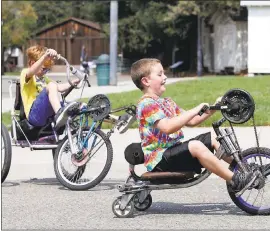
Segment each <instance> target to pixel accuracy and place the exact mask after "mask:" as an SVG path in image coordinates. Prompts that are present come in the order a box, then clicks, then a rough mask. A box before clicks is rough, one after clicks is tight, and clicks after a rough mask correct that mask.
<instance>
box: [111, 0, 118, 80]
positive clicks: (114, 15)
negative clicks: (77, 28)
mask: <svg viewBox="0 0 270 231" xmlns="http://www.w3.org/2000/svg"><path fill="white" fill-rule="evenodd" d="M117 27H118V1H111V7H110V84H111V85H117V40H118V38H117V33H118V30H117V29H118V28H117Z"/></svg>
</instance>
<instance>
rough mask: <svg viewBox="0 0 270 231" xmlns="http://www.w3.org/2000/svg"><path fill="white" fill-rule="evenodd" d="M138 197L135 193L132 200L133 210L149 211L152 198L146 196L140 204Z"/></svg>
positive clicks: (149, 195)
mask: <svg viewBox="0 0 270 231" xmlns="http://www.w3.org/2000/svg"><path fill="white" fill-rule="evenodd" d="M139 195H140V194H139V193H137V194H136V195H135V196H134V198H133V201H134V207H135V209H137V210H138V211H145V210H147V209H149V208H150V206H151V205H152V196H151V194H148V195H147V197H146V198H145V200H144V201H143V202H142V203H140V201H139V199H140V196H139Z"/></svg>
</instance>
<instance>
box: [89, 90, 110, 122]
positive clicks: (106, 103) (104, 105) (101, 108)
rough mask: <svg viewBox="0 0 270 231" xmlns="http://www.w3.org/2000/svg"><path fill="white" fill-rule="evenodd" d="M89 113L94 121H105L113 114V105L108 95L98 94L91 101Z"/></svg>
mask: <svg viewBox="0 0 270 231" xmlns="http://www.w3.org/2000/svg"><path fill="white" fill-rule="evenodd" d="M87 107H88V111H90V113H89V114H90V116H91V117H92V119H93V120H94V121H99V120H102V119H104V118H105V117H107V116H108V115H109V113H110V112H111V103H110V100H109V98H108V97H107V96H106V95H103V94H98V95H95V96H93V97H92V98H90V99H89V101H88V103H87Z"/></svg>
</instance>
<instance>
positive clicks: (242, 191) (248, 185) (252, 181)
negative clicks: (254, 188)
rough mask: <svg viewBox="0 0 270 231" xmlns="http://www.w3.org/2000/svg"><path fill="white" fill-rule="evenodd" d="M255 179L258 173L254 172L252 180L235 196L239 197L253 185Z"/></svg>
mask: <svg viewBox="0 0 270 231" xmlns="http://www.w3.org/2000/svg"><path fill="white" fill-rule="evenodd" d="M257 177H258V173H257V172H256V173H255V176H254V177H253V179H252V180H251V181H250V182H249V183H248V184H247V185H246V186H245V187H244V188H243V189H242V190H240V191H239V192H237V193H235V196H236V197H240V196H241V195H242V194H243V193H244V192H245V191H246V190H247V189H248V188H249V187H250V186H251V185H252V184H253V183H254V181H255V180H256V179H257Z"/></svg>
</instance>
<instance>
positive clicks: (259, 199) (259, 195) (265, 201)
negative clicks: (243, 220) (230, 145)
mask: <svg viewBox="0 0 270 231" xmlns="http://www.w3.org/2000/svg"><path fill="white" fill-rule="evenodd" d="M241 155H242V157H243V163H245V164H247V165H248V166H249V167H251V168H252V169H260V171H261V172H262V174H263V177H261V179H262V180H261V181H260V182H261V186H260V187H258V188H251V189H248V190H246V191H245V192H244V194H242V195H241V196H239V197H236V195H235V192H233V190H232V189H231V186H230V184H227V189H228V192H229V195H230V197H231V199H232V201H233V202H234V203H235V204H236V205H237V206H238V207H239V208H240V209H242V210H243V211H245V212H247V213H249V214H253V215H269V214H270V149H269V148H259V149H258V148H249V149H247V150H245V151H243V152H242V153H241ZM230 169H231V170H232V171H234V172H235V171H238V169H239V166H238V164H237V163H236V161H233V163H232V164H231V165H230Z"/></svg>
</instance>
